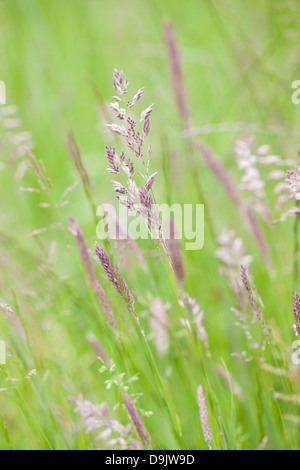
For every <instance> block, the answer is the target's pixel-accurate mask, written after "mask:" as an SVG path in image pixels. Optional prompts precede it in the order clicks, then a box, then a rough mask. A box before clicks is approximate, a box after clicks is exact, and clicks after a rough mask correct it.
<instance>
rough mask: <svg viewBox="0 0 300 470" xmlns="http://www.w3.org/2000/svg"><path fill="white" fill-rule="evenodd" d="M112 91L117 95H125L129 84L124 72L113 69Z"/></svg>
mask: <svg viewBox="0 0 300 470" xmlns="http://www.w3.org/2000/svg"><path fill="white" fill-rule="evenodd" d="M113 83H114V89H115V91H116V92H117V93H118V94H119V95H126V93H127V88H128V85H129V82H128V80H127V77H125V75H124V72H122V71H121V72H119V70H117V69H115V70H114V74H113Z"/></svg>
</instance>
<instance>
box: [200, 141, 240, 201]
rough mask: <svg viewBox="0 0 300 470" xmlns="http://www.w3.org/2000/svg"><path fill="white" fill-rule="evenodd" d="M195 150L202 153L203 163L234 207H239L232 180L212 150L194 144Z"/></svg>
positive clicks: (202, 144)
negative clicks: (218, 182)
mask: <svg viewBox="0 0 300 470" xmlns="http://www.w3.org/2000/svg"><path fill="white" fill-rule="evenodd" d="M196 147H197V149H198V150H199V151H200V152H201V153H202V155H203V159H204V163H205V164H206V166H208V168H210V169H211V170H212V172H213V173H214V175H215V177H216V178H217V179H218V180H219V181H220V183H221V184H222V186H223V187H224V190H225V191H226V193H227V195H228V197H229V198H230V199H231V201H232V202H233V204H234V205H235V206H236V207H240V205H241V198H240V195H239V192H238V190H237V187H236V184H235V181H234V179H233V178H232V176H231V174H230V172H229V171H228V170H227V168H226V167H225V166H224V164H223V162H222V161H221V159H220V158H219V157H218V156H217V155H216V154H215V153H214V152H213V150H212V149H211V148H210V147H209V146H208V145H207V144H205V143H204V142H200V141H197V142H196Z"/></svg>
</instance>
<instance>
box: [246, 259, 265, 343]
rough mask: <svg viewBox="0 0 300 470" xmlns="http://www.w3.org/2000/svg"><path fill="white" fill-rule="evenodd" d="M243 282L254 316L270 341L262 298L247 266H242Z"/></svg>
mask: <svg viewBox="0 0 300 470" xmlns="http://www.w3.org/2000/svg"><path fill="white" fill-rule="evenodd" d="M241 280H242V282H243V284H244V287H245V290H246V293H247V296H248V300H249V303H250V305H251V307H252V310H253V314H254V316H255V318H256V319H257V320H258V321H259V323H260V324H261V327H262V329H263V331H264V333H265V336H266V339H267V341H269V328H268V327H267V325H266V324H265V321H264V317H263V314H262V311H261V308H260V305H259V303H261V297H260V295H259V293H258V292H257V289H256V286H255V284H254V281H253V279H252V277H251V275H250V273H249V270H248V268H247V267H246V266H243V265H242V266H241Z"/></svg>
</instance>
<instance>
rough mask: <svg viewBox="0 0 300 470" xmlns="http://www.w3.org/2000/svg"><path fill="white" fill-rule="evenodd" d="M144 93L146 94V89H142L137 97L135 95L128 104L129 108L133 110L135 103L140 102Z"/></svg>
mask: <svg viewBox="0 0 300 470" xmlns="http://www.w3.org/2000/svg"><path fill="white" fill-rule="evenodd" d="M143 93H144V87H143V88H140V89H139V91H138V92H137V93H136V95H134V97H133V98H132V100H131V101H128V102H127V107H128V108H132V107H133V106H134V105H135V103H137V102H138V101H139V99H140V98H141V96H142V94H143Z"/></svg>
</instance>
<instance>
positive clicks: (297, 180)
mask: <svg viewBox="0 0 300 470" xmlns="http://www.w3.org/2000/svg"><path fill="white" fill-rule="evenodd" d="M285 181H286V184H287V189H288V191H289V193H290V196H291V198H293V199H294V200H295V201H300V165H297V166H296V168H295V170H289V171H288V172H287V175H286V180H285Z"/></svg>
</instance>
